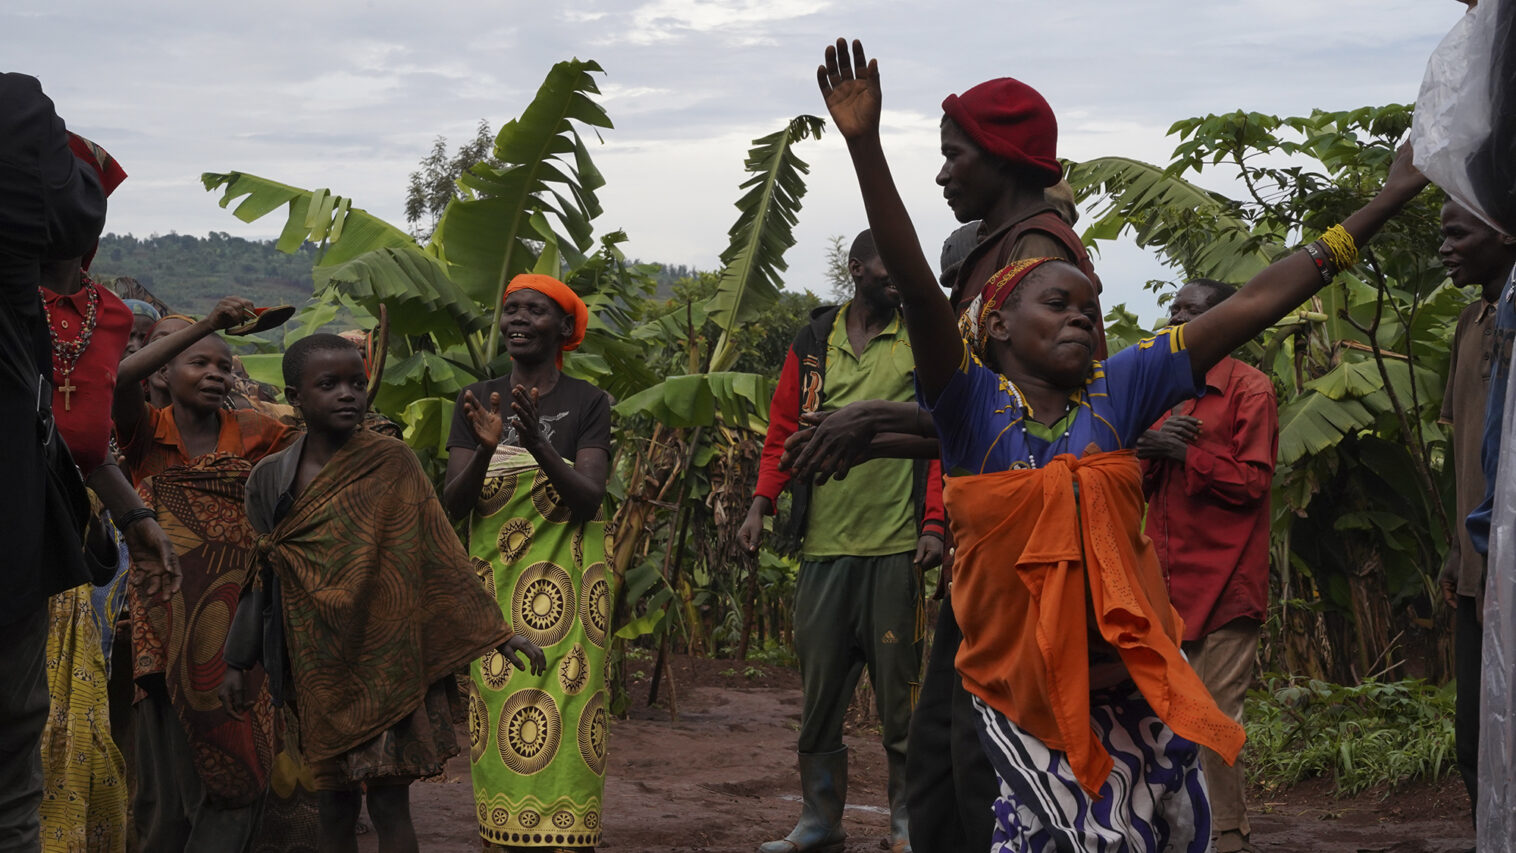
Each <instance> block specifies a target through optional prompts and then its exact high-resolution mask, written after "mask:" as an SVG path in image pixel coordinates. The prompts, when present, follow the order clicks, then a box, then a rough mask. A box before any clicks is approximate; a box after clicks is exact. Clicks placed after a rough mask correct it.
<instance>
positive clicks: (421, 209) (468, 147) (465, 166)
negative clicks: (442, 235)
mask: <svg viewBox="0 0 1516 853" xmlns="http://www.w3.org/2000/svg"><path fill="white" fill-rule="evenodd" d="M494 149H495V137H494V134H493V133H491V132H490V123H489V122H488V121H486V120H484V119H480V120H479V129H478V130H476V131H475V132H474V138H473V139H472V140H470V141H468V142H466V143H464V144H463V145H462V146H460V147H459V148H458V150H457V151H456V152H455V153H454V154H452V155H451V156H449V155H448V153H447V137H446V136H438V137H437V138H436V140H434V141H433V142H432V150H431V153H429V154H427V155H426V156H425V157H422V158H421V163H420V166H421V168H420V169H418V170H416V171H414V172H412V173H411V179H410V183H409V184H408V185H407V186H406V189H405V221H406V224H408V225H410V226H411V234H412V235H414V236H415V238H416V240H417V241H418V242H421V243H425V242H426V241H427V240H428V239H430V238H431V236H432V232H433V231H435V230H436V229H437V220H439V219H441V218H442V211H444V210H447V205H448V202H450V201H452V200H453V199H455V198H459V199H461V198H471V197H472V196H469V195H466V194H465V191H464V190H463V189H462V188H461V187H460V186H459V184H458V179H459V178H461V177H463V173H464V172H466V171H468V170H469V169H470V168H472V167H473V166H474V165H475V164H477V163H490V164H492V165H496V166H498V165H500V161H498V160H496V159H495V158H494V155H493V151H494Z"/></svg>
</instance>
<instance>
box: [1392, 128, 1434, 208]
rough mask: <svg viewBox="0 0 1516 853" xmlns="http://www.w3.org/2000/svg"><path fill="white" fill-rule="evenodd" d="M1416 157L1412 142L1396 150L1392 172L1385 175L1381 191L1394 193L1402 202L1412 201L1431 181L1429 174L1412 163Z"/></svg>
mask: <svg viewBox="0 0 1516 853" xmlns="http://www.w3.org/2000/svg"><path fill="white" fill-rule="evenodd" d="M1414 159H1416V152H1415V150H1414V149H1412V148H1411V143H1409V142H1407V143H1406V144H1404V145H1402V146H1400V150H1399V151H1396V152H1395V161H1394V162H1393V163H1391V164H1390V173H1389V175H1387V176H1386V177H1385V180H1384V189H1383V190H1381V192H1383V193H1385V194H1387V195H1392V196H1394V197H1395V198H1396V199H1398V200H1401V202H1402V203H1404V202H1406V201H1410V200H1411V199H1413V198H1415V197H1416V194H1417V193H1419V192H1421V191H1422V190H1423V189H1425V188H1426V185H1427V184H1429V183H1431V182H1430V181H1429V180H1427V176H1426V175H1423V174H1421V170H1420V169H1417V168H1416V166H1415V164H1414V163H1412V162H1411V161H1413V160H1414Z"/></svg>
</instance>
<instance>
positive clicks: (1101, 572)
mask: <svg viewBox="0 0 1516 853" xmlns="http://www.w3.org/2000/svg"><path fill="white" fill-rule="evenodd" d="M944 499H945V501H946V503H947V511H948V518H949V519H950V521H951V523H952V526H953V536H954V538H955V540H956V541H957V552H956V562H955V563H954V568H953V591H952V595H953V610H954V612H955V614H956V615H957V617H958V626H959V628H961V629H962V631H963V644H962V645H961V646H960V647H959V649H958V658H957V667H958V672H959V674H960V675H962V676H963V686H964V687H965V688H966V689H968V691H969V692H971V693H973V694H974V695H975V696H978V697H979V698H980V699H982V700H983V701H984V702H986V703H987V704H989V705H990V707H992V708H994V709H995V710H997V711H999V712H1000V713H1002V714H1004V715H1005V716H1006V717H1007V718H1008V719H1010V720H1011V721H1012V722H1014V723H1015V724H1016V725H1018V726H1020V727H1021V728H1022V729H1024V730H1026V731H1028V732H1030V733H1031V734H1032V735H1034V736H1035V737H1037V739H1039V740H1041V741H1042V742H1043V743H1044V744H1046V745H1047V746H1048V747H1049V748H1050V749H1058V750H1062V751H1063V752H1064V753H1065V754H1067V755H1068V758H1069V764H1070V765H1072V767H1073V770H1074V776H1075V778H1077V779H1078V780H1079V784H1080V785H1081V786H1082V787H1083V788H1084V789H1085V790H1086V791H1089V792H1090V793H1091V794H1096V793H1097V792H1098V791H1099V789H1100V786H1101V784H1102V783H1103V782H1104V781H1105V779H1106V778H1107V777H1108V776H1109V775H1110V773H1111V768H1112V766H1113V761H1112V759H1111V756H1110V753H1108V752H1106V750H1105V747H1104V746H1103V745H1102V744H1101V742H1100V738H1099V736H1098V735H1097V734H1096V733H1095V729H1094V728H1093V726H1092V725H1091V723H1090V665H1089V642H1088V639H1087V636H1088V628H1089V626H1088V623H1087V619H1086V612H1087V609H1086V601H1087V600H1088V603H1089V612H1093V614H1094V617H1095V627H1096V628H1097V629H1098V630H1099V633H1100V636H1101V637H1103V638H1104V639H1105V641H1106V642H1108V643H1110V644H1111V646H1113V647H1114V648H1115V649H1116V651H1117V653H1118V654H1120V656H1121V661H1122V663H1123V664H1125V665H1126V668H1127V671H1128V672H1129V673H1130V674H1131V677H1132V680H1133V681H1134V682H1135V683H1136V684H1137V687H1138V689H1139V690H1141V691H1142V695H1143V696H1144V697H1145V698H1146V699H1147V701H1148V703H1149V704H1150V705H1152V707H1153V711H1154V712H1155V713H1156V714H1157V715H1158V717H1159V718H1160V719H1162V720H1163V721H1164V723H1165V724H1166V725H1168V727H1169V728H1170V729H1172V730H1173V731H1174V732H1175V733H1177V734H1178V735H1180V736H1181V737H1184V738H1187V739H1189V740H1191V741H1194V742H1196V743H1199V744H1201V745H1203V746H1208V747H1210V748H1211V749H1213V750H1215V751H1216V752H1217V753H1219V754H1220V755H1221V756H1222V757H1223V758H1225V759H1226V761H1227V762H1228V763H1231V762H1233V761H1235V760H1236V758H1237V753H1238V751H1240V750H1241V749H1242V744H1243V741H1244V740H1245V735H1244V733H1243V730H1242V726H1240V725H1238V724H1237V722H1236V721H1235V720H1233V719H1232V718H1231V717H1228V716H1227V715H1226V714H1224V713H1222V712H1221V709H1220V708H1218V707H1216V702H1215V700H1213V699H1212V698H1211V695H1210V693H1209V692H1208V691H1207V690H1206V688H1205V685H1204V684H1202V683H1201V681H1200V677H1199V676H1197V675H1196V674H1195V671H1194V670H1193V669H1192V668H1191V667H1190V665H1189V663H1188V662H1186V661H1185V659H1184V657H1183V655H1182V654H1181V653H1180V651H1179V638H1180V637H1181V636H1182V635H1183V623H1182V621H1181V620H1180V618H1179V614H1178V613H1177V612H1175V610H1174V608H1173V606H1172V605H1171V604H1170V603H1169V596H1168V591H1167V589H1166V588H1165V586H1164V581H1163V572H1162V570H1161V569H1160V567H1159V565H1158V560H1157V557H1156V556H1155V555H1154V553H1153V548H1152V543H1151V542H1150V541H1149V540H1148V538H1147V537H1146V536H1145V535H1143V533H1142V513H1143V499H1142V472H1141V469H1140V468H1139V467H1138V464H1137V458H1136V456H1135V455H1134V454H1133V453H1132V452H1131V451H1127V450H1123V451H1116V452H1110V453H1096V454H1092V455H1090V456H1086V457H1084V458H1083V459H1076V458H1075V457H1073V456H1069V455H1063V456H1058V457H1056V458H1054V459H1053V460H1052V461H1051V462H1049V463H1048V464H1047V465H1046V466H1045V467H1043V468H1031V469H1021V470H1014V471H1003V472H999V473H994V474H978V475H972V476H963V477H948V478H947V486H946V490H945V492H944ZM1087 596H1088V599H1087Z"/></svg>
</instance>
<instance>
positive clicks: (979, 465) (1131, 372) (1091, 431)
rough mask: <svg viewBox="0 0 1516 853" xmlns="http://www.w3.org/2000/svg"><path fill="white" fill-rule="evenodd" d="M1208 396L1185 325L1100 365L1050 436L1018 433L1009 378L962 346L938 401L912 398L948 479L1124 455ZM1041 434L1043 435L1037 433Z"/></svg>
mask: <svg viewBox="0 0 1516 853" xmlns="http://www.w3.org/2000/svg"><path fill="white" fill-rule="evenodd" d="M1203 393H1205V379H1204V377H1203V376H1202V377H1201V378H1200V379H1199V380H1198V381H1197V379H1196V377H1195V374H1194V371H1193V370H1192V369H1191V367H1190V353H1189V350H1187V349H1185V347H1184V327H1183V326H1176V327H1174V328H1170V329H1165V330H1163V331H1162V332H1159V333H1158V334H1156V335H1154V336H1153V337H1151V338H1145V339H1143V340H1142V341H1139V342H1138V343H1137V344H1135V345H1133V346H1130V347H1127V348H1126V349H1124V350H1122V351H1121V352H1118V353H1116V354H1115V355H1113V356H1111V357H1110V358H1108V359H1106V360H1105V361H1097V362H1095V363H1094V365H1093V366H1092V368H1091V370H1090V378H1089V379H1088V380H1087V381H1086V382H1085V385H1084V387H1083V388H1080V389H1079V390H1078V391H1076V392H1074V394H1072V395H1071V396H1070V400H1071V402H1076V403H1077V404H1078V405H1077V408H1074V409H1073V410H1072V411H1071V412H1070V414H1069V415H1068V416H1066V417H1065V418H1064V419H1063V420H1061V421H1059V422H1058V423H1056V424H1054V425H1053V426H1052V428H1051V432H1049V430H1048V429H1047V428H1044V427H1043V426H1041V425H1040V424H1037V423H1035V422H1032V423H1030V425H1029V427H1028V428H1027V429H1023V425H1024V420H1023V417H1024V410H1023V408H1022V406H1021V405H1020V403H1019V402H1018V400H1017V396H1016V392H1015V389H1014V387H1013V386H1012V385H1011V382H1010V380H1008V379H1006V378H1005V377H1004V376H1001V375H1000V374H999V373H996V372H995V371H993V370H990V369H989V368H987V367H985V366H984V365H983V364H980V363H979V362H978V361H977V360H976V359H974V358H973V357H972V356H970V355H969V354H968V349H967V347H965V350H964V359H963V362H962V363H961V364H960V365H959V369H958V370H957V371H956V372H955V373H954V374H953V377H952V378H951V379H950V380H948V384H947V387H945V388H943V390H942V393H941V394H940V395H939V396H938V397H937V400H936V402H935V403H932V404H928V403H927V402H926V400H925V399H924V398H923V397H922V396H921V390H920V387H919V386H918V387H917V392H916V394H917V399H918V400H919V401H920V402H921V405H922V407H923V408H925V409H927V410H928V411H930V412H931V413H932V416H933V420H934V421H935V422H936V424H937V436H938V438H939V439H940V441H941V443H942V466H943V472H944V473H947V474H985V473H992V472H997V471H1007V470H1011V469H1016V468H1028V467H1033V466H1034V465H1035V467H1038V468H1040V467H1042V466H1043V465H1046V464H1047V463H1048V461H1049V460H1051V459H1052V458H1053V457H1054V456H1057V455H1059V454H1062V453H1072V454H1074V455H1075V456H1079V455H1082V454H1083V452H1084V449H1085V448H1086V447H1087V446H1089V445H1090V444H1095V445H1096V446H1098V447H1099V448H1100V449H1101V450H1103V451H1105V450H1122V449H1124V448H1129V447H1131V446H1132V445H1133V444H1135V443H1136V441H1137V438H1138V436H1140V435H1142V433H1143V432H1145V431H1146V430H1147V429H1148V428H1150V427H1151V426H1152V425H1153V423H1154V422H1155V421H1157V420H1158V418H1160V417H1161V416H1162V415H1163V413H1164V412H1166V411H1168V410H1169V409H1170V408H1172V407H1174V406H1175V405H1177V404H1178V403H1180V402H1182V401H1184V400H1188V399H1190V398H1191V397H1198V396H1200V395H1201V394H1203ZM1038 433H1042V434H1041V435H1039V434H1038Z"/></svg>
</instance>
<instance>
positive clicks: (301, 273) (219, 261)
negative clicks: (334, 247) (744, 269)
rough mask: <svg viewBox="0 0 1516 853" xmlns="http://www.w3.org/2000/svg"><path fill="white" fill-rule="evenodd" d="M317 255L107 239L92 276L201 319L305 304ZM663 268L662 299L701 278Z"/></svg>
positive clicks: (208, 239)
mask: <svg viewBox="0 0 1516 853" xmlns="http://www.w3.org/2000/svg"><path fill="white" fill-rule="evenodd" d="M315 255H316V246H315V244H313V243H306V244H305V245H304V246H302V247H301V248H300V251H299V252H296V253H295V254H293V255H286V254H285V253H283V252H281V251H279V250H278V249H275V248H274V241H273V240H245V239H243V238H241V237H233V236H231V235H230V234H227V233H225V232H221V231H213V232H211V233H210V234H207V235H206V236H204V237H194V236H191V235H189V234H161V235H160V234H155V235H153V236H151V237H144V238H138V237H133V236H132V235H130V234H126V235H120V234H107V235H105V236H104V237H102V238H100V250H99V252H98V253H96V255H95V261H94V263H93V264H92V265H91V267H90V272H92V273H94V274H95V275H96V276H97V277H99V278H113V277H115V276H120V275H124V276H130V277H132V278H134V279H136V280H137V281H138V282H139V283H140V284H141V285H142V286H143V287H146V288H147V289H148V290H150V291H152V293H153V295H154V296H156V297H158V298H159V299H161V300H163V302H165V303H167V304H168V306H169V307H171V308H172V309H173V310H175V311H177V312H180V313H183V314H193V315H196V316H199V315H201V314H204V313H206V312H207V311H209V310H210V309H211V307H212V306H214V305H215V304H216V301H217V300H218V299H220V298H221V297H223V296H242V297H245V298H247V299H251V300H252V301H253V302H254V303H255V304H258V305H284V304H288V305H300V304H301V303H303V302H305V300H307V299H309V298H310V295H311V290H312V289H313V287H314V283H313V282H312V279H311V264H312V263H314V261H315ZM659 266H660V267H661V270H660V271H659V274H658V283H659V287H658V293H659V295H660V296H661V297H663V298H667V296H668V295H669V294H670V293H671V292H672V289H673V283H674V282H675V281H677V280H679V279H681V278H687V277H690V276H693V275H695V274H696V271H695V270H693V269H691V268H689V267H687V266H683V265H680V266H670V265H668V264H660V265H659Z"/></svg>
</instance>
